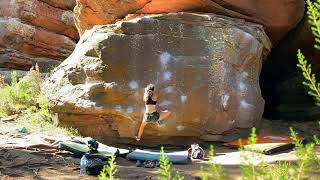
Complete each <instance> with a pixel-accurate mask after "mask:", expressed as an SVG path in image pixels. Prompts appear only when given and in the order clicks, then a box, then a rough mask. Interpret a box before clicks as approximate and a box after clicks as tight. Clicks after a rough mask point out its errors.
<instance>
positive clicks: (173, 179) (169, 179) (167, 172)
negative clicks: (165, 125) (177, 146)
mask: <svg viewBox="0 0 320 180" xmlns="http://www.w3.org/2000/svg"><path fill="white" fill-rule="evenodd" d="M160 152H161V155H160V160H159V164H160V167H159V173H160V176H159V180H183V179H184V177H183V176H182V175H181V174H180V172H179V171H176V173H175V175H174V176H173V175H172V172H173V167H172V163H171V162H170V160H169V158H168V156H166V155H165V154H164V148H163V147H161V151H160Z"/></svg>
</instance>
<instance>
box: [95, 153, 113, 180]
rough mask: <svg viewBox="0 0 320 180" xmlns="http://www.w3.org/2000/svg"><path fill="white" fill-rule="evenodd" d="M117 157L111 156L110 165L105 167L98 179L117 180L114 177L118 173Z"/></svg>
mask: <svg viewBox="0 0 320 180" xmlns="http://www.w3.org/2000/svg"><path fill="white" fill-rule="evenodd" d="M115 159H116V158H115V156H111V158H110V159H109V161H108V164H107V165H105V166H104V167H103V169H102V170H101V172H100V174H99V176H98V179H99V180H115V179H116V178H115V177H114V176H115V175H116V173H117V171H118V169H117V163H116V161H115Z"/></svg>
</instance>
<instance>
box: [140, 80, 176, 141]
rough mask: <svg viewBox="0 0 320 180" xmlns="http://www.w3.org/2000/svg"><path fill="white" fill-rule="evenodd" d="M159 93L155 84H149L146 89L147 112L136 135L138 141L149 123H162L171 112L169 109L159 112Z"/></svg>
mask: <svg viewBox="0 0 320 180" xmlns="http://www.w3.org/2000/svg"><path fill="white" fill-rule="evenodd" d="M157 98H158V97H157V95H156V93H155V86H154V85H153V84H149V85H148V86H147V87H146V88H145V89H144V95H143V101H144V103H145V105H146V112H145V113H144V115H143V120H142V123H141V125H140V129H139V132H138V136H135V138H136V140H137V141H140V138H141V136H142V134H143V130H144V128H145V126H146V125H147V124H148V123H151V122H156V123H158V124H160V121H163V120H164V119H166V118H168V117H169V116H170V114H171V112H169V111H163V112H161V113H159V112H158V111H157V107H156V104H157Z"/></svg>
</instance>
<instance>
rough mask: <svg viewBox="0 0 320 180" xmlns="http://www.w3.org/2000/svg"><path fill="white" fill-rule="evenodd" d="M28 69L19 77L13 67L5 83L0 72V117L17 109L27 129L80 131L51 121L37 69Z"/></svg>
mask: <svg viewBox="0 0 320 180" xmlns="http://www.w3.org/2000/svg"><path fill="white" fill-rule="evenodd" d="M37 69H38V68H37V67H36V70H33V69H31V70H30V71H29V72H28V73H27V75H26V76H24V77H23V78H21V79H20V80H19V79H18V77H17V73H16V71H13V72H12V73H11V83H10V84H4V83H3V82H4V81H3V77H2V76H0V117H5V116H9V115H13V114H17V113H19V116H18V120H17V122H18V123H19V125H20V126H21V127H26V128H27V129H28V130H29V131H30V132H33V131H35V132H41V133H44V134H48V135H64V134H66V135H79V133H78V132H77V130H76V129H74V128H68V129H66V128H61V127H57V126H55V125H54V124H53V115H52V113H51V112H50V110H49V102H48V99H47V98H46V97H45V95H44V94H43V93H42V92H41V88H40V87H41V81H42V80H41V78H40V73H39V71H38V70H37Z"/></svg>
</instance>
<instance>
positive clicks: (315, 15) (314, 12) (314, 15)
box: [307, 0, 320, 49]
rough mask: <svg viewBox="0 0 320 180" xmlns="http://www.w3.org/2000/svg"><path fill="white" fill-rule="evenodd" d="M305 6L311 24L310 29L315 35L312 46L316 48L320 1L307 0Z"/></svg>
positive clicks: (319, 27)
mask: <svg viewBox="0 0 320 180" xmlns="http://www.w3.org/2000/svg"><path fill="white" fill-rule="evenodd" d="M307 7H308V11H307V14H308V17H309V23H310V24H311V31H312V33H313V35H314V36H315V41H316V44H315V45H314V47H315V48H316V49H320V46H319V44H320V1H319V0H317V1H315V2H311V1H310V0H307Z"/></svg>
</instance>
